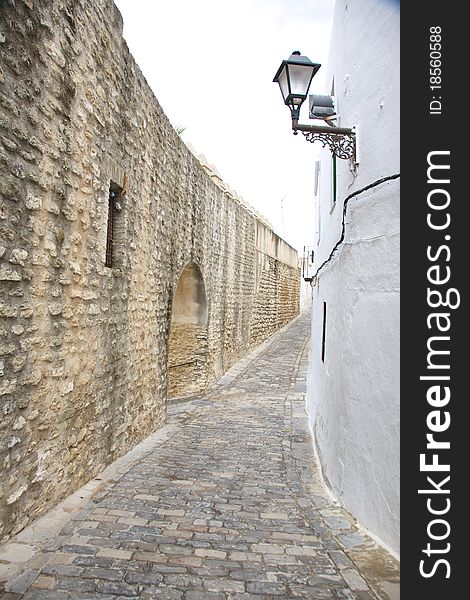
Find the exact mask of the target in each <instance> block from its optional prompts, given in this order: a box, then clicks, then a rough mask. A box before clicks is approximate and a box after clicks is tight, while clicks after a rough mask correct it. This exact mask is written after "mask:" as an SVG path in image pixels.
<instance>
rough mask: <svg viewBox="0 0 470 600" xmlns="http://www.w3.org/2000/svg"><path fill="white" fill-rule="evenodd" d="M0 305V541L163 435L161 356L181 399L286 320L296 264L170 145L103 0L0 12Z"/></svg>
mask: <svg viewBox="0 0 470 600" xmlns="http://www.w3.org/2000/svg"><path fill="white" fill-rule="evenodd" d="M156 59H157V57H156ZM185 269H186V270H188V269H189V271H190V274H189V276H188V277H185V281H184V282H183V283H184V285H183V284H182V286H181V290H178V294H176V292H177V288H179V284H178V282H179V279H180V274H181V273H182V272H183V270H185ZM0 292H1V298H0V319H1V321H0V410H1V411H2V412H1V426H0V472H1V481H0V542H1V541H5V540H6V539H8V537H9V536H11V535H12V534H14V533H16V532H18V531H20V530H21V529H22V528H24V527H25V526H26V525H27V524H28V523H30V522H31V521H32V520H34V519H35V518H37V517H38V516H39V515H40V514H41V513H43V512H44V511H45V510H46V509H48V508H50V507H51V506H53V505H55V504H56V503H57V502H58V501H59V499H61V498H63V497H65V496H66V495H68V494H70V493H71V492H72V491H73V490H76V489H78V488H79V487H80V486H81V485H82V484H83V483H85V482H86V481H88V480H90V479H91V478H92V477H94V476H95V475H96V474H97V473H99V472H100V471H102V469H103V467H104V466H105V465H107V464H109V463H111V462H112V461H113V460H115V459H116V458H117V457H118V456H120V455H122V454H124V453H125V452H126V451H128V450H129V449H130V448H131V447H133V446H134V445H135V444H136V443H138V442H139V441H140V440H142V439H143V438H145V437H146V436H148V435H149V434H150V433H151V432H152V431H155V430H156V429H158V428H159V427H160V426H161V425H162V424H163V422H164V420H165V416H166V396H167V385H168V369H167V363H168V354H169V352H170V350H171V354H172V360H173V359H175V362H174V364H173V363H172V365H173V366H174V368H175V369H176V370H175V377H176V382H174V385H175V390H176V393H178V394H184V393H185V392H188V391H189V392H190V391H191V389H186V388H185V385H184V384H182V383H181V381H183V382H184V378H185V377H186V378H187V377H188V376H191V377H193V375H191V374H194V373H196V377H197V378H198V382H199V387H200V386H202V385H204V386H206V385H209V384H210V383H211V382H214V381H215V380H216V379H217V378H218V377H220V375H221V374H222V373H223V372H224V371H226V370H227V369H228V368H229V367H230V366H231V365H232V364H233V363H234V362H236V361H237V360H238V359H239V358H241V357H242V356H244V355H246V354H247V353H248V351H249V350H250V349H251V348H253V347H255V346H256V345H258V344H259V343H260V342H262V341H263V340H264V339H266V338H267V337H268V336H269V335H270V334H272V333H273V332H274V331H275V330H277V329H278V328H279V327H281V326H283V325H284V324H286V323H287V322H288V321H289V320H291V319H292V318H293V317H294V316H295V315H296V314H297V313H298V297H299V271H298V269H297V254H296V252H295V250H293V249H292V248H291V247H290V246H288V245H287V244H286V243H285V242H283V241H282V240H280V239H279V238H278V237H277V236H276V235H275V234H274V233H273V231H272V230H271V229H270V227H269V225H268V224H266V222H264V221H263V219H262V218H260V217H259V216H258V215H256V214H255V213H254V211H252V210H250V209H249V207H247V206H246V205H245V204H244V203H243V201H241V200H240V199H239V198H238V197H237V196H236V195H235V194H233V193H231V192H230V190H228V189H227V188H226V186H224V185H223V183H222V182H221V181H220V180H219V179H218V178H217V177H216V175H215V174H214V173H213V172H211V171H210V169H209V168H208V167H207V166H206V165H204V164H203V162H201V160H199V159H198V158H197V157H195V156H194V154H192V153H191V152H190V150H189V149H188V148H187V147H186V146H185V144H184V143H183V142H182V141H181V139H180V137H179V136H178V134H177V132H176V131H175V130H174V128H173V127H172V126H171V124H170V123H169V121H168V119H167V118H166V116H165V115H164V113H163V111H162V110H161V108H160V106H159V104H158V101H157V100H156V99H155V97H154V96H153V93H152V92H151V90H150V89H149V87H148V85H147V83H146V81H145V79H144V77H143V76H142V74H141V72H140V70H139V68H138V66H137V65H136V63H135V62H134V60H133V58H132V56H131V55H130V54H129V51H128V48H127V46H126V43H125V42H124V40H123V38H122V20H121V16H120V14H119V12H118V10H117V9H116V7H115V6H114V4H113V2H112V1H111V0H95V1H94V2H86V1H85V0H35V1H33V0H5V1H2V2H0ZM180 292H181V294H180ZM175 295H178V297H179V300H181V298H180V296H181V295H182V304H181V305H180V309H181V310H179V311H178V315H179V320H177V322H176V323H175V331H176V330H177V328H178V327H180V326H181V325H184V324H186V325H187V327H188V328H189V329H188V331H189V330H190V329H191V330H192V331H196V333H195V337H194V336H193V337H192V338H191V339H192V340H193V341H192V342H191V343H192V344H193V349H194V351H193V352H192V354H191V355H190V356H188V352H187V347H184V344H183V346H181V344H180V347H182V348H183V350H184V352H185V355H184V356H182V357H181V356H180V358H179V359H178V344H176V346H175V348H176V349H175V348H173V349H170V350H169V339H170V329H171V323H172V309H173V304H174V300H173V299H174V298H175ZM179 300H178V301H179ZM181 307H182V308H181ZM175 335H176V334H175ZM176 337H178V336H176ZM178 360H179V362H178ZM185 365H187V368H186V367H185ZM173 366H172V368H173ZM178 369H179V371H178ZM178 372H180V373H181V380H180V381H179V382H178V375H177V373H178ZM196 387H198V386H196Z"/></svg>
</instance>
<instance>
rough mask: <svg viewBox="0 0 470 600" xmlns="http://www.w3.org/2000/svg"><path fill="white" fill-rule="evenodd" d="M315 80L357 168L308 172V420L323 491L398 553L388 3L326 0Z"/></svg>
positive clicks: (395, 209) (392, 30) (395, 111)
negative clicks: (319, 77)
mask: <svg viewBox="0 0 470 600" xmlns="http://www.w3.org/2000/svg"><path fill="white" fill-rule="evenodd" d="M324 68H325V67H324ZM326 69H327V72H328V73H327V82H328V83H327V86H329V87H328V89H326V90H318V91H315V93H328V94H331V95H332V96H334V97H335V98H336V109H337V113H338V114H339V119H338V122H337V125H338V126H341V127H353V126H355V127H356V128H357V136H358V156H357V158H358V161H359V163H358V165H357V166H356V167H353V165H352V163H351V162H350V161H348V160H339V159H336V160H335V159H334V158H333V157H332V155H331V153H330V152H329V151H328V150H324V151H322V155H321V160H320V161H319V163H318V164H317V175H318V177H317V181H318V185H317V192H316V227H315V229H316V247H315V257H314V273H316V277H315V278H314V281H313V284H314V288H313V307H312V348H311V367H310V373H309V383H308V411H309V418H310V421H311V426H312V429H313V431H314V435H315V440H316V445H317V450H318V454H319V457H320V460H321V465H322V469H323V474H324V477H325V479H326V481H327V483H328V485H329V486H330V488H331V490H332V492H333V493H334V495H335V496H336V497H337V498H338V500H339V501H340V503H341V504H342V505H343V506H344V507H345V508H347V509H348V510H349V511H350V512H351V513H352V514H353V515H354V516H355V517H356V518H357V520H358V522H359V523H360V524H362V525H363V526H364V527H365V528H367V529H368V530H369V531H370V532H371V533H373V534H375V535H376V536H377V538H379V539H380V540H381V541H382V542H383V543H384V544H385V545H386V546H388V547H389V548H390V549H391V550H393V551H394V552H395V553H398V551H399V186H400V179H399V172H400V164H399V3H398V2H396V1H392V0H354V1H351V0H337V2H336V7H335V16H334V24H333V31H332V40H331V49H330V57H329V61H328V65H327V66H326ZM314 83H315V82H314ZM313 87H315V86H313Z"/></svg>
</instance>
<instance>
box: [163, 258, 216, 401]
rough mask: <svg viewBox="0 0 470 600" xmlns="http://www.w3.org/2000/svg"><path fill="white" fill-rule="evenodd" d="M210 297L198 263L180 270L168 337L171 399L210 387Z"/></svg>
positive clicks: (192, 263)
mask: <svg viewBox="0 0 470 600" xmlns="http://www.w3.org/2000/svg"><path fill="white" fill-rule="evenodd" d="M207 321H208V309H207V296H206V288H205V285H204V278H203V276H202V273H201V270H200V268H199V267H198V265H197V264H196V263H195V262H189V263H188V264H187V265H186V266H185V267H184V269H183V270H182V271H181V274H180V277H179V280H178V285H177V287H176V292H175V295H174V298H173V305H172V313H171V323H170V335H169V340H168V398H177V397H184V396H190V395H193V394H197V393H199V392H201V391H202V390H204V389H205V388H206V386H207V354H208V352H207Z"/></svg>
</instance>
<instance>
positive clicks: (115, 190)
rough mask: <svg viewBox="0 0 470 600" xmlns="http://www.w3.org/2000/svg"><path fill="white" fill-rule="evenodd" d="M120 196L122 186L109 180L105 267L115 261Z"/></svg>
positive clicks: (110, 265)
mask: <svg viewBox="0 0 470 600" xmlns="http://www.w3.org/2000/svg"><path fill="white" fill-rule="evenodd" d="M121 197H122V188H121V187H119V186H118V185H117V184H116V183H114V181H111V183H110V186H109V195H108V224H107V230H106V259H105V263H104V264H105V267H110V268H111V267H112V266H113V264H114V262H115V258H116V257H115V252H116V233H117V227H116V224H117V220H118V214H119V212H120V211H121V205H120V203H119V200H120V198H121Z"/></svg>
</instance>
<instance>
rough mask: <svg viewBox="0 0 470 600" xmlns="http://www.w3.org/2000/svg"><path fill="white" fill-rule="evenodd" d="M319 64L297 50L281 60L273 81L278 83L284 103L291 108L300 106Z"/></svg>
mask: <svg viewBox="0 0 470 600" xmlns="http://www.w3.org/2000/svg"><path fill="white" fill-rule="evenodd" d="M320 66H321V65H319V64H318V63H313V62H312V61H311V60H310V59H309V58H307V57H306V56H302V55H301V54H300V52H298V51H295V52H293V53H292V54H291V56H290V57H289V58H288V59H287V60H283V61H282V63H281V66H280V67H279V69H278V70H277V73H276V75H275V77H274V80H273V81H274V82H276V83H278V84H279V87H280V89H281V94H282V97H283V99H284V104H287V106H290V107H291V108H299V107H300V106H301V104H302V103H303V101H304V100H305V98H306V97H307V94H308V90H309V87H310V83H311V82H312V79H313V77H314V75H315V73H316V72H317V71H318V69H319V68H320Z"/></svg>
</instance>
